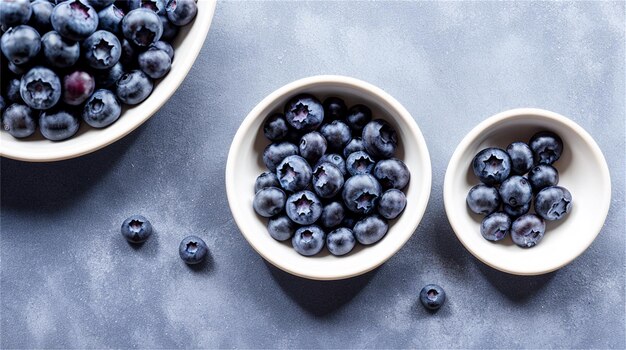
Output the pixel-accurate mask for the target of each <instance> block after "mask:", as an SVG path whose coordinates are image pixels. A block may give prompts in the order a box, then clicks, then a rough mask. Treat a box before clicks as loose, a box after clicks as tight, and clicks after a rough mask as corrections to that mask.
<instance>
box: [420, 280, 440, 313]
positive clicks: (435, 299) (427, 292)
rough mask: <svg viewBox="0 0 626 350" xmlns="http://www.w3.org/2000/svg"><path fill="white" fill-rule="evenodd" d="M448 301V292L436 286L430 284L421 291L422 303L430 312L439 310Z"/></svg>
mask: <svg viewBox="0 0 626 350" xmlns="http://www.w3.org/2000/svg"><path fill="white" fill-rule="evenodd" d="M445 301H446V292H445V291H444V290H443V288H441V287H440V286H438V285H436V284H428V285H426V286H425V287H424V288H422V290H421V291H420V302H422V305H424V307H425V308H427V309H429V310H437V309H439V308H440V307H441V306H442V305H443V303H444V302H445Z"/></svg>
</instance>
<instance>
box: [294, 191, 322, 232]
mask: <svg viewBox="0 0 626 350" xmlns="http://www.w3.org/2000/svg"><path fill="white" fill-rule="evenodd" d="M285 209H286V212H287V216H289V218H290V219H291V220H292V221H293V222H295V223H296V224H298V225H311V224H313V223H314V222H316V221H317V219H319V218H320V216H321V215H322V209H323V208H322V202H320V199H319V198H318V197H317V196H316V195H315V193H313V192H311V191H306V190H305V191H300V192H296V193H294V194H292V195H291V196H289V198H287V205H286V207H285Z"/></svg>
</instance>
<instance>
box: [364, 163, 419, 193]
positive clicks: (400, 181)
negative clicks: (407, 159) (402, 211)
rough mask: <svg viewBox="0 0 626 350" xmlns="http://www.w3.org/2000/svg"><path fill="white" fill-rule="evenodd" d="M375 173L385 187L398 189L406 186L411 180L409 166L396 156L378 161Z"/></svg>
mask: <svg viewBox="0 0 626 350" xmlns="http://www.w3.org/2000/svg"><path fill="white" fill-rule="evenodd" d="M373 175H374V177H375V178H376V179H377V180H378V181H379V182H380V184H381V185H383V187H384V188H395V189H398V190H401V189H403V188H405V187H406V185H407V184H408V183H409V181H410V180H411V173H410V172H409V168H408V167H407V166H406V164H404V162H403V161H401V160H400V159H396V158H391V159H385V160H381V161H379V162H378V163H376V166H375V167H374V171H373Z"/></svg>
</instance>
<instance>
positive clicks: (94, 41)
mask: <svg viewBox="0 0 626 350" xmlns="http://www.w3.org/2000/svg"><path fill="white" fill-rule="evenodd" d="M82 46H83V47H82V48H83V54H84V56H85V60H86V62H87V64H89V66H91V67H92V68H95V69H107V68H111V67H113V66H114V65H115V64H116V63H117V62H118V61H119V60H120V57H121V56H122V44H121V43H120V41H119V40H118V39H117V37H116V36H115V35H114V34H113V33H111V32H107V31H105V30H98V31H96V32H94V33H93V34H91V35H90V36H89V37H88V38H87V39H85V41H84V42H83V45H82Z"/></svg>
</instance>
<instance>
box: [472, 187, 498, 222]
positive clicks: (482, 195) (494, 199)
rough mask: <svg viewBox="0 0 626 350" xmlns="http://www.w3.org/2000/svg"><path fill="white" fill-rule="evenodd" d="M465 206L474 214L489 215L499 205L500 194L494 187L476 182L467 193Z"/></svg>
mask: <svg viewBox="0 0 626 350" xmlns="http://www.w3.org/2000/svg"><path fill="white" fill-rule="evenodd" d="M466 202H467V206H468V207H469V208H470V210H471V211H472V212H474V213H476V214H482V215H489V214H491V213H493V212H495V211H496V210H498V208H499V207H500V202H501V201H500V194H499V193H498V190H497V189H496V188H495V187H491V186H487V185H484V184H478V185H476V186H474V187H472V188H471V189H470V190H469V192H468V193H467V198H466Z"/></svg>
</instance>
